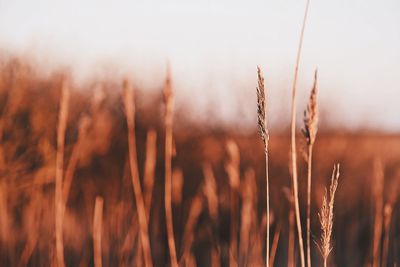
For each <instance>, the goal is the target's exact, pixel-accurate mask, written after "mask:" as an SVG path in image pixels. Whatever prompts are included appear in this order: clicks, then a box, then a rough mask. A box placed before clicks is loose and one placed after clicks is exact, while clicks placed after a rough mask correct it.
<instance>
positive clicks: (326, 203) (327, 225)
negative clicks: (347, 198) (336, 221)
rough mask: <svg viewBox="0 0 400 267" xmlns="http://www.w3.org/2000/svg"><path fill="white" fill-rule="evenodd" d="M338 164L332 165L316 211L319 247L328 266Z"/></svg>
mask: <svg viewBox="0 0 400 267" xmlns="http://www.w3.org/2000/svg"><path fill="white" fill-rule="evenodd" d="M339 175H340V172H339V164H338V165H335V166H334V167H333V172H332V177H331V184H330V186H329V192H328V191H327V189H325V195H324V198H323V202H322V207H321V210H320V212H319V213H318V216H319V221H320V224H321V230H322V235H321V243H320V245H319V249H320V252H321V255H322V258H323V260H324V267H326V266H328V257H329V254H330V253H331V251H332V249H333V248H332V244H331V242H332V241H331V239H332V229H333V208H334V204H335V193H336V189H337V186H338V183H339Z"/></svg>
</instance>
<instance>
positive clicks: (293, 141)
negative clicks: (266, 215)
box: [291, 0, 310, 267]
mask: <svg viewBox="0 0 400 267" xmlns="http://www.w3.org/2000/svg"><path fill="white" fill-rule="evenodd" d="M309 4H310V0H307V3H306V9H305V13H304V19H303V25H302V27H301V33H300V40H299V46H298V50H297V58H296V65H295V71H294V78H293V86H292V122H291V160H292V183H293V196H294V205H295V214H296V225H297V233H298V239H299V250H300V263H301V267H304V266H305V261H304V245H303V235H302V230H301V218H300V207H299V189H298V180H297V155H296V110H297V108H296V94H297V78H298V74H299V65H300V58H301V50H302V46H303V37H304V30H305V27H306V22H307V15H308V7H309Z"/></svg>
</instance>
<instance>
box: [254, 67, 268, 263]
mask: <svg viewBox="0 0 400 267" xmlns="http://www.w3.org/2000/svg"><path fill="white" fill-rule="evenodd" d="M257 74H258V87H257V113H258V129H259V132H260V135H261V139H262V140H263V143H264V154H265V185H266V202H267V205H266V206H267V207H266V209H267V210H266V213H267V226H266V230H267V238H266V240H265V250H266V252H265V265H266V266H267V267H269V239H270V237H269V224H270V218H269V170H268V142H269V133H268V119H267V107H268V106H267V97H266V93H265V86H264V77H263V75H262V73H261V69H260V68H257Z"/></svg>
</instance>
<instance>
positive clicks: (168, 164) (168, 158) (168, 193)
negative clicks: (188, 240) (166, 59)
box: [164, 65, 178, 267]
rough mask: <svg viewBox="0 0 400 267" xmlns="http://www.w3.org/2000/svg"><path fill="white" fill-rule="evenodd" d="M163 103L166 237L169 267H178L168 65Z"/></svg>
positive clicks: (171, 94) (171, 114)
mask: <svg viewBox="0 0 400 267" xmlns="http://www.w3.org/2000/svg"><path fill="white" fill-rule="evenodd" d="M164 101H165V195H164V197H165V203H164V204H165V219H166V226H167V236H168V249H169V256H170V258H171V267H178V260H177V256H176V247H175V237H174V223H173V216H172V145H173V144H172V121H173V108H174V98H173V92H172V85H171V75H170V69H169V65H168V67H167V78H166V80H165V87H164Z"/></svg>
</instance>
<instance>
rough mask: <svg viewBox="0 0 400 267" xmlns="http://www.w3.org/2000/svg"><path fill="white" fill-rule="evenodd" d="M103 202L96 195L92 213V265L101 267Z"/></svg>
mask: <svg viewBox="0 0 400 267" xmlns="http://www.w3.org/2000/svg"><path fill="white" fill-rule="evenodd" d="M103 204H104V200H103V198H102V197H96V202H95V205H94V215H93V248H94V249H93V252H94V253H93V254H94V266H95V267H101V266H102V259H101V257H102V256H101V255H102V252H101V232H102V228H103Z"/></svg>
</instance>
